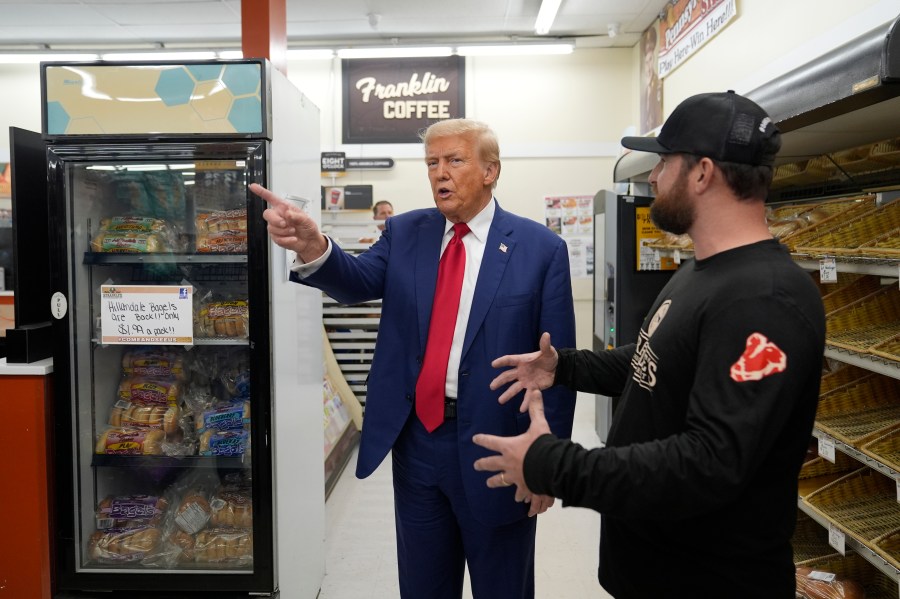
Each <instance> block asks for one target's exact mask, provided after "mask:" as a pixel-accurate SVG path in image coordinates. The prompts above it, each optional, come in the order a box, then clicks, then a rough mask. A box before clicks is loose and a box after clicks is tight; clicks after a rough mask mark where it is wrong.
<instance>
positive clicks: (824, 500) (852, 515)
mask: <svg viewBox="0 0 900 599" xmlns="http://www.w3.org/2000/svg"><path fill="white" fill-rule="evenodd" d="M803 503H804V504H806V505H807V506H808V507H809V508H810V509H812V510H813V511H814V512H816V513H817V514H819V515H820V516H822V517H823V518H825V519H827V520H828V521H829V522H831V523H833V524H834V525H835V526H837V528H839V529H841V530H842V531H843V532H844V533H846V534H849V535H851V536H853V537H854V538H856V539H857V540H859V541H861V542H862V543H864V544H865V545H866V546H868V547H869V548H870V549H872V550H875V546H874V543H873V541H874V540H875V539H877V538H879V537H880V536H882V535H884V534H886V533H889V532H892V531H894V530H897V529H900V503H897V485H896V483H894V480H893V479H890V478H888V477H886V476H883V475H881V474H879V473H878V472H876V471H874V470H872V469H870V468H866V467H862V468H860V469H858V470H855V471H853V472H851V473H850V474H847V475H845V476H843V477H842V478H839V479H837V480H836V481H834V482H832V483H829V484H827V485H825V486H824V487H822V488H821V489H819V490H818V491H815V492H813V493H810V494H809V495H808V496H807V497H805V498H804V499H803ZM895 590H896V589H895Z"/></svg>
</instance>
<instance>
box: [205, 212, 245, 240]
mask: <svg viewBox="0 0 900 599" xmlns="http://www.w3.org/2000/svg"><path fill="white" fill-rule="evenodd" d="M196 223H197V234H198V235H200V234H206V233H215V232H218V231H244V232H246V231H247V209H246V208H241V209H238V210H217V211H212V212H204V213H201V214H198V215H197V219H196Z"/></svg>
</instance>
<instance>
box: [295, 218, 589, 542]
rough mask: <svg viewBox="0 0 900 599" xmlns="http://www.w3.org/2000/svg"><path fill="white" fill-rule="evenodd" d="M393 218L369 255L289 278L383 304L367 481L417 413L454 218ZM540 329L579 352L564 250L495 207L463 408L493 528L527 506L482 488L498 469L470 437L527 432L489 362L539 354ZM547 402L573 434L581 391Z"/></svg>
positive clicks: (332, 260)
mask: <svg viewBox="0 0 900 599" xmlns="http://www.w3.org/2000/svg"><path fill="white" fill-rule="evenodd" d="M386 222H387V224H386V228H385V230H384V232H383V233H382V235H381V238H380V239H379V240H378V241H377V242H376V243H375V244H374V245H373V246H372V247H371V248H370V249H369V250H367V251H365V252H363V253H362V254H360V255H358V256H351V255H350V254H347V253H345V252H343V251H342V250H341V249H340V248H339V247H338V246H337V245H333V249H332V252H331V255H330V256H329V257H328V259H327V260H326V261H325V263H324V264H323V265H322V266H321V267H320V268H319V270H317V271H316V272H315V273H314V274H313V275H311V276H309V277H307V278H305V279H302V280H300V279H299V278H298V277H297V276H296V275H293V276H292V278H293V279H294V280H296V281H298V282H302V283H304V284H307V285H311V286H313V287H316V288H318V289H321V290H323V291H324V292H325V293H327V294H328V295H329V296H331V297H332V298H334V299H335V300H337V301H339V302H341V303H345V304H356V303H360V302H364V301H369V300H372V299H378V298H381V299H382V308H381V321H380V324H379V328H378V339H377V341H376V345H375V354H374V358H373V360H372V366H371V370H370V372H369V379H368V387H367V393H366V412H365V418H364V421H363V429H362V439H361V442H360V450H359V457H358V461H357V466H356V474H357V476H358V477H360V478H365V477H366V476H368V475H369V474H371V473H372V472H373V471H374V470H375V469H376V468H377V467H378V465H379V464H380V463H381V461H382V460H383V459H384V458H385V456H386V455H387V453H388V452H389V451H390V450H391V447H392V446H393V444H394V442H395V440H396V439H397V436H398V434H399V433H400V431H401V429H402V428H403V425H404V423H405V422H406V420H407V418H408V417H409V415H410V412H411V410H413V409H414V401H415V389H416V380H417V379H418V376H419V370H420V368H421V364H422V358H423V356H424V354H425V342H426V340H427V335H428V324H429V321H430V318H431V305H432V300H433V298H434V289H435V283H436V281H437V271H438V262H439V259H440V252H441V239H442V237H443V235H444V225H445V222H446V219H445V218H444V216H443V215H442V214H441V213H440V212H439V211H438V210H437V208H429V209H423V210H414V211H412V212H407V213H404V214H400V215H398V216H394V217H392V218H390V219H388V220H387V221H386ZM504 248H505V249H504ZM444 317H445V318H447V317H449V316H444ZM544 331H549V332H550V334H551V336H552V341H553V344H554V345H555V346H557V347H574V346H575V314H574V308H573V304H572V284H571V276H570V274H569V257H568V251H567V248H566V244H565V242H564V241H563V240H562V239H561V238H560V237H559V236H558V235H556V234H555V233H553V232H552V231H550V230H549V229H547V227H545V226H543V225H541V224H538V223H536V222H534V221H532V220H529V219H526V218H522V217H520V216H516V215H514V214H511V213H509V212H505V211H504V210H502V209H500V207H499V205H498V206H496V211H495V213H494V219H493V222H492V223H491V228H490V232H489V233H488V238H487V244H486V246H485V250H484V258H483V260H482V263H481V270H480V271H479V273H478V280H477V283H476V286H475V294H474V298H473V300H472V309H471V314H470V316H469V322H468V325H467V327H466V336H465V342H464V345H463V350H462V357H461V360H460V366H459V390H458V402H457V410H458V417H457V418H458V431H459V454H460V463H461V464H462V465H463V467H462V469H463V472H462V477H463V484H464V486H465V489H466V495H467V497H468V500H469V503H470V505H471V508H472V511H473V512H474V514H475V516H476V517H477V518H478V519H479V520H481V521H482V522H484V523H485V524H489V525H494V526H497V525H501V524H505V523H508V522H512V521H514V520H517V519H519V518H522V517H523V516H524V515H525V513H526V512H527V509H528V506H527V505H525V504H517V503H515V501H514V488H515V487H510V488H509V489H499V490H498V489H489V488H488V487H487V485H486V483H485V481H486V479H487V478H488V477H489V476H491V475H492V473H487V472H477V471H475V469H474V468H473V467H472V464H474V462H475V460H476V459H478V458H480V457H483V456H485V455H488V454H490V452H488V451H487V450H485V449H483V448H481V447H478V446H477V445H475V444H474V443H473V442H472V436H473V435H474V434H475V433H490V434H493V435H502V436H512V435H517V434H520V433H522V432H524V431H525V430H527V428H528V425H529V418H528V414H527V413H525V414H522V413H520V412H519V406H520V404H521V400H522V395H521V394H519V396H518V397H516V398H515V399H513V400H512V401H510V402H507V403H506V404H505V405H500V404H499V403H498V402H497V398H498V397H499V395H500V393H501V391H502V389H501V390H497V391H491V389H490V386H489V385H490V382H491V380H493V378H494V377H495V376H497V375H498V374H499V373H500V371H499V370H497V369H494V368H492V367H491V361H492V360H494V359H495V358H498V357H500V356H503V355H506V354H521V353H526V352H532V351H536V350H537V349H538V341H539V339H540V336H541V333H542V332H544ZM544 403H545V412H546V415H547V419H548V421H549V423H550V427H551V429H552V430H553V432H554V433H555V434H557V435H559V436H561V437H569V436H570V435H571V431H572V418H573V415H574V410H575V393H574V392H573V391H570V390H568V389H564V388H562V387H553V388H551V389H548V390H546V391H545V392H544ZM467 466H468V467H467Z"/></svg>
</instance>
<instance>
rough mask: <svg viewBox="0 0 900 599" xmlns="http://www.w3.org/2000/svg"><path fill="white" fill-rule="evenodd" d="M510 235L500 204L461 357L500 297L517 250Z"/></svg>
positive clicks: (485, 247)
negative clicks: (499, 290) (504, 277)
mask: <svg viewBox="0 0 900 599" xmlns="http://www.w3.org/2000/svg"><path fill="white" fill-rule="evenodd" d="M511 234H512V223H511V221H510V219H508V218H507V215H506V212H505V211H503V210H501V208H500V205H499V204H497V206H496V211H495V212H494V220H493V221H492V222H491V228H490V231H489V232H488V237H487V242H486V244H485V246H484V256H483V257H482V259H481V270H480V271H479V273H478V281H477V282H476V283H475V296H474V297H473V298H472V310H471V311H470V312H469V322H468V324H467V325H466V338H465V340H464V341H463V348H462V356H461V357H465V355H466V353H467V352H468V351H469V348H470V347H471V346H472V341H473V340H474V339H475V335H476V334H477V333H478V330H479V329H480V328H481V324H482V323H483V322H484V318H485V316H486V315H487V312H488V308H490V307H491V304H492V303H493V301H494V296H495V295H497V289H499V287H500V281H501V280H502V279H503V272H504V271H505V270H506V265H507V264H508V263H509V259H510V257H511V256H512V254H513V252H514V251H515V249H516V241H515V240H514V239H512V238H511V237H510V235H511ZM503 248H505V249H503Z"/></svg>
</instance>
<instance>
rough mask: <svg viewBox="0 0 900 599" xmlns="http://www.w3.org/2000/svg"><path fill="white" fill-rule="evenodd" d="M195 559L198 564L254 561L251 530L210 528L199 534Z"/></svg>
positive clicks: (195, 544) (196, 541) (196, 538)
mask: <svg viewBox="0 0 900 599" xmlns="http://www.w3.org/2000/svg"><path fill="white" fill-rule="evenodd" d="M193 553H194V559H195V560H196V561H197V562H198V563H205V564H217V563H233V562H240V563H249V562H250V561H251V560H252V559H253V535H252V533H251V532H250V531H249V530H241V529H233V528H210V529H207V530H203V531H200V532H198V533H197V536H196V537H195V542H194V549H193Z"/></svg>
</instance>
